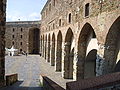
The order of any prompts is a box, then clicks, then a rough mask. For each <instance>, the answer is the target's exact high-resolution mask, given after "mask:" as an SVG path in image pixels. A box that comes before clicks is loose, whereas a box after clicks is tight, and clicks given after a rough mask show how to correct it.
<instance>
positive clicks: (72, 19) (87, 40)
mask: <svg viewBox="0 0 120 90" xmlns="http://www.w3.org/2000/svg"><path fill="white" fill-rule="evenodd" d="M119 9H120V1H119V0H115V1H111V0H48V1H47V3H46V5H45V6H44V8H43V10H42V12H41V14H42V20H41V52H42V56H43V57H45V59H46V61H48V62H50V64H51V65H52V66H55V70H56V71H61V72H62V76H63V77H64V78H73V79H75V80H80V79H83V78H90V77H95V76H99V75H104V74H107V73H111V72H113V71H114V67H115V66H116V64H117V62H118V60H119V59H120V58H119V56H120V53H119V46H120V44H119V42H117V40H118V36H119V34H120V32H119V28H120V23H119V22H120V17H119V16H120V11H119ZM60 34H61V37H60V36H59V35H60ZM59 43H60V45H59ZM96 51H97V52H96ZM60 67H61V70H59V69H60Z"/></svg>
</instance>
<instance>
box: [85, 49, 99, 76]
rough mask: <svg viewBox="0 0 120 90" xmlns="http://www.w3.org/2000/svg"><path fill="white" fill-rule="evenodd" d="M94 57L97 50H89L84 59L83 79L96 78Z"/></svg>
mask: <svg viewBox="0 0 120 90" xmlns="http://www.w3.org/2000/svg"><path fill="white" fill-rule="evenodd" d="M96 55H97V50H96V49H93V50H91V51H90V52H89V53H88V55H87V56H86V59H85V66H84V78H91V77H94V76H96Z"/></svg>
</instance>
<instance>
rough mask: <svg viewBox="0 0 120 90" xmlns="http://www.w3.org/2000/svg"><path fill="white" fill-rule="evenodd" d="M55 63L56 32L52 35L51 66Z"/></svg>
mask: <svg viewBox="0 0 120 90" xmlns="http://www.w3.org/2000/svg"><path fill="white" fill-rule="evenodd" d="M54 65H55V34H54V33H53V35H52V46H51V66H54Z"/></svg>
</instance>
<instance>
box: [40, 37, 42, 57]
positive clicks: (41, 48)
mask: <svg viewBox="0 0 120 90" xmlns="http://www.w3.org/2000/svg"><path fill="white" fill-rule="evenodd" d="M42 44H43V38H42V36H41V38H40V56H41V55H42V48H43V47H42Z"/></svg>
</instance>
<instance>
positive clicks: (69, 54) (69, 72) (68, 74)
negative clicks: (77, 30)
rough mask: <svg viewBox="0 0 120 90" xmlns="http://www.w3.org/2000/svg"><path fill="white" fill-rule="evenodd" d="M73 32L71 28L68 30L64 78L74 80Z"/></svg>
mask: <svg viewBox="0 0 120 90" xmlns="http://www.w3.org/2000/svg"><path fill="white" fill-rule="evenodd" d="M73 38H74V36H73V32H72V30H71V28H69V29H68V31H67V34H66V36H65V44H64V45H65V46H64V47H65V48H64V78H68V79H72V78H73V57H74V55H73V52H74V49H73V50H71V46H72V43H73Z"/></svg>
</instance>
